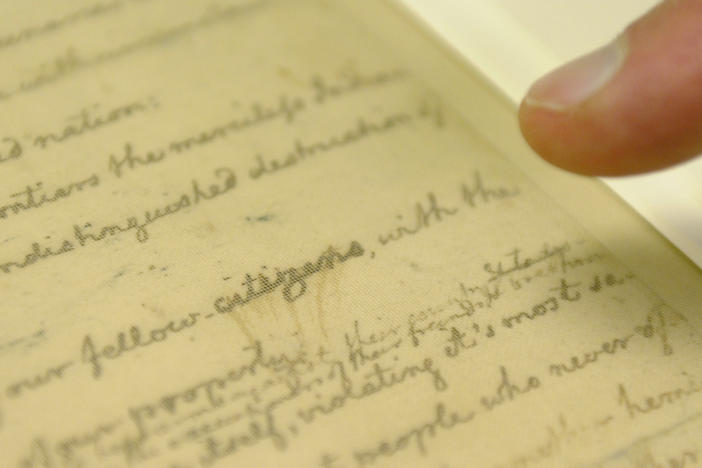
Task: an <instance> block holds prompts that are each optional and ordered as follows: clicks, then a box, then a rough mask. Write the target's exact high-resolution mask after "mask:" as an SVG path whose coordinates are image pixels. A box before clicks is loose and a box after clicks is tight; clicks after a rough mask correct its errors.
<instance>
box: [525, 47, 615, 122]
mask: <svg viewBox="0 0 702 468" xmlns="http://www.w3.org/2000/svg"><path fill="white" fill-rule="evenodd" d="M626 56H627V43H626V36H625V35H624V34H622V35H621V36H619V37H618V38H617V39H616V40H614V41H613V42H611V43H610V44H608V45H606V46H604V47H602V48H601V49H597V50H595V51H594V52H591V53H589V54H587V55H585V56H583V57H580V58H578V59H575V60H573V61H572V62H570V63H567V64H565V65H563V66H562V67H560V68H557V69H556V70H554V71H552V72H551V73H549V74H548V75H546V76H544V77H543V78H541V79H540V80H539V81H537V82H536V83H534V84H533V85H532V87H531V89H529V92H528V93H527V96H526V99H525V104H526V105H528V106H536V107H544V108H547V109H552V110H555V111H563V110H567V109H569V108H572V107H574V106H577V105H578V104H580V103H581V102H583V101H585V100H587V99H588V98H589V97H591V96H593V95H594V94H595V93H597V91H598V90H600V89H602V88H603V87H604V86H605V85H606V84H607V83H609V81H610V80H611V79H612V78H613V77H614V75H616V74H617V72H618V71H619V69H620V68H621V66H622V64H623V63H624V61H625V60H626Z"/></svg>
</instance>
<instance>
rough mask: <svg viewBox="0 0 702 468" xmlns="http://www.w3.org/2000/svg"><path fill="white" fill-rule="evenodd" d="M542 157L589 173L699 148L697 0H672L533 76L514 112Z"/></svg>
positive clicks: (700, 19)
mask: <svg viewBox="0 0 702 468" xmlns="http://www.w3.org/2000/svg"><path fill="white" fill-rule="evenodd" d="M519 119H520V126H521V128H522V133H523V134H524V136H525V138H526V140H527V141H528V142H529V144H530V145H531V146H532V147H533V148H534V150H536V152H537V153H539V154H540V155H541V156H542V157H543V158H544V159H546V160H547V161H550V162H551V163H553V164H555V165H557V166H560V167H562V168H564V169H567V170H570V171H574V172H579V173H582V174H589V175H623V174H634V173H640V172H646V171H651V170H655V169H660V168H663V167H666V166H670V165H672V164H675V163H678V162H681V161H684V160H686V159H689V158H691V157H693V156H695V155H697V154H700V153H702V0H669V1H664V2H663V3H662V4H660V5H659V6H657V7H656V8H654V9H653V10H651V11H650V12H649V13H648V14H646V15H645V16H644V17H642V18H641V19H639V20H638V21H637V22H635V23H634V24H632V25H631V26H629V28H627V30H626V31H625V32H624V33H622V34H621V35H620V36H619V37H618V38H617V39H615V40H614V41H613V42H612V43H611V44H609V45H608V46H606V47H604V48H602V49H599V50H597V51H595V52H593V53H591V54H589V55H587V56H585V57H582V58H580V59H577V60H575V61H574V62H571V63H570V64H567V65H565V66H563V67H561V68H559V69H557V70H556V71H554V72H552V73H551V74H549V75H547V76H546V77H545V78H542V79H541V80H539V81H538V82H536V83H535V84H534V85H533V86H532V88H531V89H530V90H529V92H528V93H527V96H526V98H525V99H524V101H523V102H522V105H521V107H520V111H519Z"/></svg>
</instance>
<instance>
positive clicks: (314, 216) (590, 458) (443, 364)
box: [0, 0, 702, 468]
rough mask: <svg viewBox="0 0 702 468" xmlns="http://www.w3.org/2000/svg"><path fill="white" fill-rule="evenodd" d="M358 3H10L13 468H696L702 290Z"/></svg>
mask: <svg viewBox="0 0 702 468" xmlns="http://www.w3.org/2000/svg"><path fill="white" fill-rule="evenodd" d="M363 6H364V8H359V6H358V5H357V4H356V5H353V4H351V3H345V2H333V1H312V0H300V1H267V2H266V1H260V2H255V1H253V2H237V1H232V2H224V1H222V2H219V3H217V4H214V3H212V4H210V3H207V4H205V3H199V2H197V3H196V2H186V1H164V0H141V1H137V0H121V1H111V2H108V1H105V2H97V3H96V2H92V3H91V2H72V3H71V5H70V7H68V6H66V5H61V6H60V7H59V6H57V4H56V3H54V2H49V1H45V2H40V3H38V2H33V3H32V4H31V5H30V4H19V3H16V4H12V5H9V4H8V5H5V6H4V7H3V8H4V9H6V14H4V15H2V18H3V23H2V25H1V26H2V28H0V29H1V30H2V31H4V33H3V35H2V36H1V37H0V54H1V55H0V56H1V57H2V60H3V63H5V64H7V67H6V72H5V73H3V75H2V77H0V106H2V109H3V112H2V116H1V117H0V118H1V119H2V120H1V121H0V123H1V124H2V125H0V128H1V129H2V132H3V134H2V140H1V141H2V147H1V148H0V181H1V182H0V197H2V198H0V200H1V202H0V229H1V231H0V233H1V235H0V291H1V293H0V294H1V298H2V300H1V301H0V461H1V462H2V463H1V465H2V466H8V467H23V468H26V467H36V468H39V467H41V468H46V467H51V468H54V467H56V468H58V467H132V466H133V467H142V466H143V467H167V468H196V467H211V466H219V467H233V466H236V467H282V466H285V467H337V468H343V467H395V466H403V467H404V466H410V467H413V466H417V467H466V466H471V467H472V466H476V467H486V466H487V467H507V466H514V467H522V466H524V467H530V466H554V467H563V466H602V467H610V466H612V467H615V466H616V467H618V466H624V467H626V466H635V467H638V466H652V467H653V466H694V464H695V463H698V459H700V457H702V454H701V453H699V450H700V449H702V446H700V442H699V441H700V440H702V439H700V432H701V431H700V423H702V419H700V414H702V413H700V410H702V398H701V396H702V371H701V370H700V365H699V355H700V352H701V351H702V340H701V339H700V334H699V332H698V331H697V328H698V324H699V318H698V317H697V316H696V315H695V313H696V312H699V307H698V306H697V305H696V304H697V303H695V302H688V303H685V301H682V302H680V301H675V300H673V302H671V301H669V300H668V299H667V297H668V296H670V294H669V293H670V292H669V291H661V290H660V288H659V287H658V286H656V285H657V284H658V282H657V281H654V284H652V283H651V282H650V281H649V280H648V276H647V275H650V272H651V271H652V270H655V269H659V270H660V272H670V271H677V272H681V271H682V272H685V274H684V275H680V276H679V277H678V279H677V283H676V284H679V285H695V286H699V285H700V278H699V275H698V274H697V273H695V272H694V270H691V269H686V268H685V267H681V266H680V258H679V257H678V256H677V255H676V254H675V253H674V252H673V251H671V250H670V249H669V247H668V246H667V245H665V244H664V243H662V241H660V240H659V239H656V238H655V237H650V236H649V237H646V239H649V240H650V243H649V247H650V249H651V250H650V251H651V252H657V253H660V256H659V257H657V258H661V259H662V260H663V263H662V264H661V265H659V266H655V267H654V268H649V269H648V270H646V269H644V268H639V267H635V268H631V267H626V266H624V264H623V263H622V261H621V260H622V259H623V258H624V257H625V256H622V255H620V254H619V253H618V252H619V250H621V249H617V248H614V249H613V248H612V245H610V243H607V245H605V244H603V243H601V242H600V241H598V240H597V239H596V238H595V236H594V235H593V233H592V232H594V231H596V232H601V226H600V225H599V224H598V223H597V221H593V219H595V215H596V214H597V213H599V216H600V218H601V217H603V216H605V217H606V216H609V215H611V214H615V215H617V218H618V219H621V220H623V221H622V222H626V223H628V224H626V225H627V226H630V227H633V226H638V225H637V224H636V223H635V222H634V221H632V220H630V219H629V218H627V216H629V215H627V214H626V211H625V210H623V209H622V208H621V206H619V205H617V203H616V201H614V202H613V203H605V202H603V201H602V200H604V199H605V198H606V194H605V195H602V193H603V191H604V189H602V188H599V189H598V191H597V193H598V194H600V195H593V196H592V197H591V198H588V199H587V201H586V203H589V204H590V205H592V206H590V207H589V208H588V209H584V210H581V211H580V212H578V211H577V210H575V211H573V210H570V209H568V206H569V202H568V200H569V199H570V198H571V197H572V196H573V195H572V193H570V191H566V190H562V191H561V193H562V194H563V195H562V196H559V195H558V194H555V195H554V190H555V189H556V188H558V187H559V184H562V183H563V182H562V180H561V179H559V178H558V177H555V178H553V179H551V178H550V176H549V178H543V179H541V178H539V174H538V173H536V174H535V173H534V172H533V171H527V172H528V173H529V175H526V174H527V173H525V172H524V171H523V166H521V165H520V164H517V163H515V162H514V161H515V159H519V158H529V157H530V155H529V154H528V153H523V154H521V155H518V154H516V153H515V154H503V149H502V148H505V144H506V143H505V142H507V141H508V140H509V141H511V138H512V137H511V136H510V135H512V132H513V130H512V129H511V128H508V126H504V128H503V130H502V136H503V138H500V137H499V136H495V132H496V131H497V133H498V134H499V130H496V129H497V128H498V127H496V126H495V125H492V126H491V128H492V130H491V132H493V133H492V135H493V137H492V138H491V140H492V141H488V140H486V139H485V135H486V134H490V132H489V131H486V130H485V128H483V127H481V125H482V124H475V123H474V122H476V121H480V122H488V123H489V122H493V123H494V122H497V121H498V120H499V119H500V118H502V117H500V116H502V115H504V110H503V108H502V107H501V104H500V102H499V100H496V99H493V98H491V97H489V96H490V95H489V94H486V93H487V91H486V89H485V88H480V87H479V86H476V85H475V81H474V80H475V77H471V76H470V75H469V74H468V73H466V74H465V75H464V79H465V80H466V81H465V89H475V90H476V91H475V94H474V96H473V106H465V105H463V102H464V99H463V98H462V97H457V98H456V100H455V101H452V100H450V99H446V98H445V95H446V91H447V88H446V87H444V86H442V85H441V83H442V81H441V80H442V79H445V77H446V76H449V74H448V73H447V74H446V75H442V76H444V78H440V77H439V76H438V72H439V71H440V70H439V69H438V68H434V69H433V71H434V78H435V79H431V77H432V73H429V74H428V75H427V74H426V73H423V72H419V71H417V70H418V68H423V69H424V71H425V72H426V70H427V69H428V68H431V67H428V65H429V64H430V63H431V61H432V60H435V57H436V56H435V55H434V56H432V55H431V54H432V53H436V50H435V47H434V45H433V43H432V42H431V41H430V40H429V39H427V38H426V37H425V36H424V33H423V32H422V31H420V30H419V29H417V28H416V27H414V26H413V25H412V24H411V23H407V22H406V21H405V20H404V19H403V18H402V16H401V15H400V14H399V13H397V11H395V10H394V9H392V8H388V7H387V5H386V4H384V3H379V2H377V3H370V2H369V3H367V4H366V5H363ZM378 23H380V24H383V27H382V28H379V27H378V26H377V25H378ZM388 35H389V36H394V37H395V38H396V41H395V42H393V41H392V40H388V39H386V38H387V36H388ZM397 42H399V43H404V44H405V45H406V46H405V48H404V49H403V50H400V49H397V46H396V44H397ZM415 45H417V47H415ZM410 46H411V47H412V49H409V47H410ZM432 50H433V51H434V52H431V51H432ZM425 53H426V55H425ZM439 53H440V52H439ZM413 54H414V60H412V61H409V60H407V59H406V57H407V56H408V55H413ZM430 56H431V57H434V58H430ZM425 58H426V62H425ZM445 61H446V63H449V62H451V59H450V58H448V56H447V57H445ZM447 66H448V65H447ZM427 77H429V79H428V78H427ZM453 85H455V86H460V85H461V82H455V81H454V82H453ZM478 90H481V91H478ZM459 94H460V93H457V96H458V95H459ZM486 96H487V97H486ZM479 102H480V103H492V104H489V105H488V104H485V105H480V106H478V105H477V103H479ZM466 115H468V117H466ZM503 139H504V141H503ZM509 144H511V143H509ZM528 164H529V163H527V165H528ZM543 174H549V173H548V172H547V171H546V170H544V172H543ZM572 187H573V188H574V189H575V190H576V191H577V190H579V189H580V188H581V187H582V190H584V192H583V193H587V190H592V187H590V186H587V183H586V182H583V185H578V184H573V185H572ZM588 187H589V188H588ZM593 193H595V192H593ZM600 196H604V197H605V198H598V197H600ZM620 213H621V216H619V214H620ZM618 225H621V224H618ZM638 227H640V226H638ZM593 230H594V231H593ZM639 231H641V232H643V230H637V231H634V230H632V231H631V232H630V236H631V239H635V240H637V241H638V240H640V239H642V237H641V236H645V235H648V234H645V233H644V234H641V232H639ZM604 241H605V242H607V239H604ZM615 252H617V253H615ZM642 257H643V254H641V255H639V258H642ZM634 263H636V262H634ZM676 265H677V266H676ZM640 272H642V273H640ZM661 276H665V275H661ZM663 281H664V280H663ZM690 294H691V296H690V297H692V298H695V297H698V295H696V294H697V293H694V291H692V292H691V293H690ZM681 304H682V306H681ZM676 464H677V465H676Z"/></svg>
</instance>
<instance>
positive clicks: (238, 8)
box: [0, 1, 264, 100]
mask: <svg viewBox="0 0 702 468" xmlns="http://www.w3.org/2000/svg"><path fill="white" fill-rule="evenodd" d="M263 4H264V2H262V1H255V2H251V3H247V4H243V5H235V6H231V7H227V8H222V9H219V10H216V11H214V12H209V13H206V14H205V15H203V16H202V17H200V18H199V19H196V20H192V21H185V22H183V23H181V24H179V25H176V26H172V27H170V28H168V29H163V30H161V31H158V32H156V33H154V34H150V35H147V36H143V37H140V38H138V39H135V40H133V41H131V42H126V43H123V44H121V45H118V46H116V47H114V48H112V49H108V50H104V51H102V52H98V53H97V54H95V55H92V56H88V57H81V56H79V55H78V54H77V53H76V52H75V51H74V50H73V49H69V50H68V51H66V53H65V54H63V55H62V56H59V57H57V58H56V59H55V60H54V61H53V62H51V63H45V64H43V65H41V66H40V67H39V72H38V74H37V75H36V76H35V77H34V78H32V79H30V80H27V81H22V82H21V83H20V84H19V85H16V86H14V87H11V88H9V89H5V90H3V91H0V100H5V99H10V98H12V97H14V96H16V95H18V94H22V93H27V92H31V91H35V90H37V89H39V88H42V87H44V86H46V85H48V84H51V83H55V82H57V81H59V80H61V79H63V78H66V77H68V76H71V75H73V74H75V73H76V72H78V71H79V70H84V69H88V68H93V67H96V66H99V65H102V64H104V63H107V62H110V61H112V60H116V59H119V58H121V57H124V56H127V55H130V54H132V53H135V52H138V51H140V50H143V49H146V48H149V47H153V46H156V45H161V44H164V43H167V42H170V41H172V40H174V39H177V38H180V37H182V36H184V35H186V34H189V33H191V32H193V31H196V30H199V29H203V28H206V27H208V26H211V25H213V24H215V23H218V22H222V21H226V20H230V19H233V18H236V17H238V16H240V15H243V14H246V13H250V12H251V11H253V10H256V9H257V8H259V7H261V6H263Z"/></svg>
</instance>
